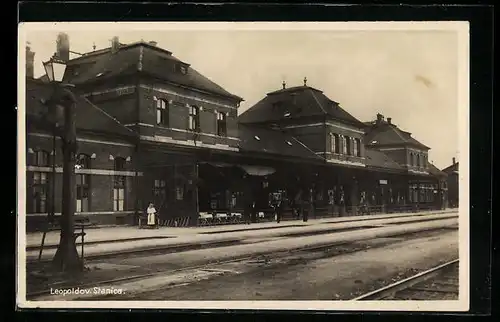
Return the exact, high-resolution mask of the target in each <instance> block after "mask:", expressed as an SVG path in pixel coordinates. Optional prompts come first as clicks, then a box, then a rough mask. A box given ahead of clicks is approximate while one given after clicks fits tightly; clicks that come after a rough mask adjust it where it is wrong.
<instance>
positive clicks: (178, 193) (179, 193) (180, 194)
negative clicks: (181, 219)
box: [175, 186, 184, 200]
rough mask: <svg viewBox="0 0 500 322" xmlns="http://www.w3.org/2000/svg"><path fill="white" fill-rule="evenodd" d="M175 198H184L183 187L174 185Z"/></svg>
mask: <svg viewBox="0 0 500 322" xmlns="http://www.w3.org/2000/svg"><path fill="white" fill-rule="evenodd" d="M175 199H176V200H184V187H181V186H177V187H175Z"/></svg>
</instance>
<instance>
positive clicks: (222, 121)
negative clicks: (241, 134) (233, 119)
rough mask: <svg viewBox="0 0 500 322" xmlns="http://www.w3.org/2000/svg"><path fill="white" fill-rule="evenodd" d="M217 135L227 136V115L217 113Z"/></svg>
mask: <svg viewBox="0 0 500 322" xmlns="http://www.w3.org/2000/svg"><path fill="white" fill-rule="evenodd" d="M217 135H218V136H227V122H226V113H221V112H217Z"/></svg>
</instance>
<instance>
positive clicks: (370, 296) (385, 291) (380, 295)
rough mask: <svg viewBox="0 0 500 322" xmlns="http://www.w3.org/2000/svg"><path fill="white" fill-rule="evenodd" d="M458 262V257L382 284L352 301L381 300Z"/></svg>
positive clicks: (434, 275)
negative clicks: (391, 282) (380, 286)
mask: <svg viewBox="0 0 500 322" xmlns="http://www.w3.org/2000/svg"><path fill="white" fill-rule="evenodd" d="M457 263H458V259H456V260H452V261H450V262H447V263H444V264H442V265H439V266H436V267H434V268H431V269H429V270H427V271H424V272H420V273H418V274H416V275H413V276H411V277H408V278H406V279H403V280H401V281H398V282H396V283H393V284H390V285H387V286H384V287H382V288H379V289H377V290H375V291H372V292H369V293H366V294H363V295H361V296H358V297H356V298H354V299H353V301H367V300H368V301H369V300H381V299H385V298H388V297H391V296H393V295H394V294H396V293H398V292H400V291H402V290H406V289H409V288H411V287H412V286H413V285H415V284H418V283H421V282H424V281H427V280H428V279H431V278H434V277H436V276H437V275H439V274H441V273H442V272H443V271H445V270H447V269H450V268H452V267H453V266H454V265H455V264H457Z"/></svg>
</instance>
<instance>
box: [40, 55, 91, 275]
mask: <svg viewBox="0 0 500 322" xmlns="http://www.w3.org/2000/svg"><path fill="white" fill-rule="evenodd" d="M43 67H44V68H45V72H46V73H47V77H48V80H49V82H50V83H52V84H54V93H53V95H52V97H51V98H50V100H49V107H50V108H51V110H52V112H53V113H54V115H53V117H54V124H53V125H54V137H55V133H56V131H58V127H57V124H60V123H62V124H63V127H62V131H60V133H59V135H60V137H61V140H62V145H61V148H62V153H63V184H62V211H61V221H60V223H61V236H60V241H59V246H58V247H57V251H56V254H55V256H54V259H53V264H54V267H55V268H56V269H58V270H60V271H76V270H81V268H82V265H81V260H80V258H79V256H78V252H77V250H76V243H75V242H76V238H75V231H74V214H75V210H76V209H75V208H76V201H75V189H76V178H75V164H76V152H77V142H76V97H75V95H74V94H73V93H72V92H71V90H70V89H69V88H68V87H73V86H72V85H69V84H63V83H62V80H63V77H64V73H65V71H66V64H65V62H64V61H61V60H58V59H57V58H55V57H52V58H51V59H50V60H49V61H47V62H45V63H43ZM58 110H62V111H63V117H62V118H63V120H59V119H58V113H57V111H58Z"/></svg>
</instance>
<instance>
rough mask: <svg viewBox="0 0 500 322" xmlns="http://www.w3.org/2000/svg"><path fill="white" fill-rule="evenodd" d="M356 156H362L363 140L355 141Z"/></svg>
mask: <svg viewBox="0 0 500 322" xmlns="http://www.w3.org/2000/svg"><path fill="white" fill-rule="evenodd" d="M353 143H354V155H355V156H357V157H360V156H361V140H360V139H354V142H353Z"/></svg>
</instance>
